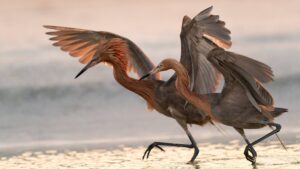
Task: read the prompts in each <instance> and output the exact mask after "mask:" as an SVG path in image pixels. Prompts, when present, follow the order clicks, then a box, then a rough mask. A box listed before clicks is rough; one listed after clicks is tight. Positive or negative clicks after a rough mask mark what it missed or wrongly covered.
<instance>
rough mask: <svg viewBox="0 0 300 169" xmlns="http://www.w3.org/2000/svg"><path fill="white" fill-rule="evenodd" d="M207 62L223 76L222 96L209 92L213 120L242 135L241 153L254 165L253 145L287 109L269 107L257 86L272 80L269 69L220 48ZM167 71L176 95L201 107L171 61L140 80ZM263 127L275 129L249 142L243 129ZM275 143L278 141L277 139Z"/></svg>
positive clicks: (268, 98) (179, 66) (181, 70)
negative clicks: (175, 89) (243, 147)
mask: <svg viewBox="0 0 300 169" xmlns="http://www.w3.org/2000/svg"><path fill="white" fill-rule="evenodd" d="M208 60H209V61H210V62H211V63H212V64H213V65H214V66H215V67H216V68H217V69H218V70H219V71H220V72H221V73H222V74H223V76H224V79H225V85H224V88H223V90H222V93H212V94H210V95H209V96H208V97H210V101H211V108H212V116H213V119H215V120H217V121H219V122H221V123H223V124H225V125H228V126H232V127H234V128H235V129H236V130H237V131H238V132H239V133H240V134H241V135H242V137H243V138H244V140H245V141H246V143H247V146H246V148H245V151H244V154H245V156H246V159H247V160H249V161H250V162H252V164H255V163H256V157H257V153H256V151H255V150H254V148H253V145H255V144H257V143H259V142H261V141H262V140H264V139H266V138H268V137H270V136H271V135H273V134H276V133H278V132H279V131H280V129H281V126H280V124H277V123H274V122H273V119H274V117H277V116H279V115H281V114H282V113H284V112H287V109H284V108H276V107H273V105H274V102H273V98H272V96H271V94H270V93H269V92H268V91H267V90H266V89H265V88H264V87H263V85H262V84H261V82H268V81H271V80H272V78H273V73H272V70H271V68H270V67H269V66H268V65H266V64H264V63H261V62H258V61H256V60H253V59H251V58H248V57H246V56H242V55H239V54H236V53H233V52H227V51H225V50H223V49H220V48H215V49H213V50H212V51H211V52H210V53H209V54H208ZM169 69H173V70H174V71H175V73H176V75H177V78H176V82H175V84H176V88H177V90H178V92H179V93H180V94H182V96H183V97H184V98H185V99H186V100H188V102H190V103H191V104H193V105H195V107H201V105H200V104H199V103H198V100H201V97H197V96H195V93H191V91H187V90H188V88H189V86H190V84H189V82H190V80H189V74H188V72H187V70H186V69H185V68H184V66H183V65H182V64H181V63H179V62H178V61H176V60H175V59H165V60H163V61H162V62H161V63H160V64H159V65H158V66H157V67H156V68H154V69H153V70H152V71H150V73H148V74H146V75H145V76H143V77H147V76H148V75H152V74H155V73H157V72H160V71H166V70H169ZM264 126H270V127H271V128H272V126H274V127H275V128H276V129H275V130H272V131H271V132H270V133H268V134H266V135H265V136H263V137H261V138H259V139H257V140H256V141H254V142H252V143H250V141H249V140H248V139H247V137H246V135H245V133H244V129H258V128H262V127H264ZM276 136H277V135H276ZM277 137H278V136H277ZM278 139H279V137H278ZM279 141H280V142H281V140H280V139H279ZM281 143H282V142H281ZM282 145H283V144H282ZM283 146H284V145H283ZM248 151H249V152H250V153H251V154H252V155H250V154H249V152H248Z"/></svg>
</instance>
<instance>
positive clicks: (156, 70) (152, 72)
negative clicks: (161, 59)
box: [140, 67, 160, 80]
mask: <svg viewBox="0 0 300 169" xmlns="http://www.w3.org/2000/svg"><path fill="white" fill-rule="evenodd" d="M159 71H160V70H159V68H157V67H156V68H154V69H152V70H151V71H150V72H149V73H147V74H145V75H144V76H142V77H141V78H140V80H143V79H145V78H147V77H148V76H150V75H153V74H155V73H157V72H159Z"/></svg>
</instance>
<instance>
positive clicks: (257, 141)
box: [251, 123, 281, 145]
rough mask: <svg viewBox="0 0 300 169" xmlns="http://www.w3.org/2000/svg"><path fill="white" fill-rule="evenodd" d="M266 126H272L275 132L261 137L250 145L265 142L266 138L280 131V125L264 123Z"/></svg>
mask: <svg viewBox="0 0 300 169" xmlns="http://www.w3.org/2000/svg"><path fill="white" fill-rule="evenodd" d="M266 124H267V125H269V126H274V127H275V130H273V131H271V132H270V133H268V134H266V135H264V136H263V137H261V138H259V139H257V140H255V141H253V142H252V143H251V144H252V145H255V144H257V143H259V142H261V141H263V140H265V139H266V138H268V137H270V136H272V135H274V134H276V133H278V132H279V131H280V129H281V125H280V124H277V123H266Z"/></svg>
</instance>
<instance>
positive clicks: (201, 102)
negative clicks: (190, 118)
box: [172, 63, 212, 117]
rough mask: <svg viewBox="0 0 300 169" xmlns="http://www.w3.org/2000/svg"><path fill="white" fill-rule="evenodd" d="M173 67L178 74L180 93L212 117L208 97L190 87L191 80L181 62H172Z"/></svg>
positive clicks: (177, 85) (177, 86) (177, 81)
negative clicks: (198, 93)
mask: <svg viewBox="0 0 300 169" xmlns="http://www.w3.org/2000/svg"><path fill="white" fill-rule="evenodd" d="M172 69H174V71H175V73H176V75H177V78H176V82H175V85H176V88H177V90H178V91H179V93H180V94H181V95H182V96H183V97H184V98H185V99H186V100H187V101H188V102H190V103H191V104H192V105H194V106H195V107H197V108H198V109H200V110H202V111H203V112H204V113H205V114H207V115H208V116H210V117H212V114H211V109H210V104H209V102H208V98H207V97H205V96H202V95H197V94H196V93H194V92H192V91H191V89H190V88H189V86H190V80H189V74H188V72H187V71H186V69H185V68H184V67H183V66H182V65H181V64H180V63H176V64H172Z"/></svg>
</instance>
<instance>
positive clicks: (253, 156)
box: [234, 127, 257, 165]
mask: <svg viewBox="0 0 300 169" xmlns="http://www.w3.org/2000/svg"><path fill="white" fill-rule="evenodd" d="M234 129H235V130H236V131H237V132H239V133H240V134H241V136H242V137H243V138H244V140H245V142H246V143H247V147H246V149H245V151H244V155H245V157H246V159H247V160H248V161H250V162H252V164H253V165H254V164H255V163H256V157H257V153H256V151H255V149H254V148H253V146H252V145H251V143H250V141H249V140H248V138H247V137H246V135H245V132H244V130H243V129H242V128H236V127H234ZM248 151H250V153H251V154H252V156H251V155H250V154H249V153H248Z"/></svg>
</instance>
